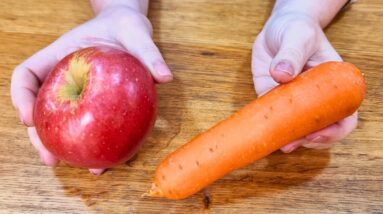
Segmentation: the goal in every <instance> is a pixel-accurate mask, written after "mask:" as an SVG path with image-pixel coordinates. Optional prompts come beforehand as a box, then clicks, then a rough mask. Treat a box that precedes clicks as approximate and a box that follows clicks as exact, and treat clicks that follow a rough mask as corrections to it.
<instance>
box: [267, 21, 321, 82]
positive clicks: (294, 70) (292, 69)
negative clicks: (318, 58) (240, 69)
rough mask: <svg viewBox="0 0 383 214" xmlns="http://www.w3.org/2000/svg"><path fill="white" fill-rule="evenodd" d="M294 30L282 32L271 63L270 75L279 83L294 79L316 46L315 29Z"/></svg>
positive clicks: (300, 28)
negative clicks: (277, 48) (279, 43)
mask: <svg viewBox="0 0 383 214" xmlns="http://www.w3.org/2000/svg"><path fill="white" fill-rule="evenodd" d="M294 28H295V27H292V28H290V29H288V30H287V31H285V32H284V34H283V35H282V39H281V45H280V48H279V50H278V51H277V54H276V55H275V57H274V58H273V60H272V61H271V66H270V74H271V76H272V77H273V79H274V80H275V81H276V82H279V83H286V82H289V81H291V80H292V79H294V77H296V76H297V75H298V74H299V73H300V72H301V71H302V69H303V67H304V65H305V64H306V62H307V61H308V59H309V58H310V57H311V55H312V54H313V53H314V51H315V48H316V45H317V44H316V36H317V35H316V32H315V29H311V28H312V27H306V28H302V26H301V27H299V28H297V29H294Z"/></svg>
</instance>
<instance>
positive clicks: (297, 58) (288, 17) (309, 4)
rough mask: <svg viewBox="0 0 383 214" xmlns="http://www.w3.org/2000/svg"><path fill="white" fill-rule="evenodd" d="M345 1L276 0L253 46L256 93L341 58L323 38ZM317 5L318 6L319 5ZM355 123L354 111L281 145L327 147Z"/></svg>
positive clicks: (288, 150)
mask: <svg viewBox="0 0 383 214" xmlns="http://www.w3.org/2000/svg"><path fill="white" fill-rule="evenodd" d="M345 2H346V1H329V0H325V1H320V2H318V1H302V0H288V1H277V2H276V4H275V7H274V10H273V13H272V15H271V17H270V19H269V20H268V21H267V23H266V25H265V27H264V29H263V30H262V32H261V33H260V34H259V35H258V37H257V39H256V41H255V43H254V46H253V57H252V72H253V79H254V84H255V89H256V92H257V94H258V95H263V94H264V93H265V92H267V91H269V90H270V89H272V88H274V87H275V86H277V85H278V84H279V83H286V82H289V81H291V80H292V79H294V78H295V77H296V76H297V75H298V74H299V73H301V71H302V70H306V69H307V68H311V67H314V66H316V65H318V64H320V63H322V62H326V61H342V58H341V57H340V56H339V55H338V53H337V52H336V51H335V49H334V48H333V47H332V45H331V44H330V42H329V41H328V39H327V38H326V36H325V34H324V32H323V30H322V28H323V27H325V26H326V25H327V24H328V23H329V22H330V21H331V19H332V18H333V17H334V16H335V14H336V13H337V12H338V11H339V10H340V8H341V7H342V6H343V5H344V3H345ZM318 4H320V5H318ZM356 125H357V113H355V114H353V115H351V116H349V117H347V118H345V119H343V120H340V121H338V122H337V123H335V124H332V125H330V126H328V127H326V128H324V129H322V130H319V131H317V132H314V133H311V134H309V135H307V136H305V137H304V138H302V139H299V140H297V141H294V142H292V143H291V144H288V145H286V146H284V147H282V148H281V150H282V151H283V152H292V151H293V150H295V149H296V148H298V147H299V146H301V145H302V146H304V147H308V148H316V149H321V148H329V147H331V145H332V143H334V142H336V141H338V140H340V139H342V138H344V137H345V136H347V135H348V134H349V133H350V132H351V131H352V130H353V129H354V128H355V127H356Z"/></svg>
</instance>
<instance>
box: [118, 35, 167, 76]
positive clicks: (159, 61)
mask: <svg viewBox="0 0 383 214" xmlns="http://www.w3.org/2000/svg"><path fill="white" fill-rule="evenodd" d="M118 40H119V41H120V42H121V43H122V45H123V46H124V47H125V48H126V49H127V50H128V52H129V53H131V54H132V55H134V56H135V57H136V58H138V59H139V60H140V61H141V62H142V63H143V64H144V65H145V66H146V67H147V68H148V69H149V71H150V73H151V74H152V76H153V77H154V79H155V80H156V81H157V82H159V83H166V82H170V81H172V80H173V75H172V73H171V71H170V69H169V67H168V66H167V65H166V63H165V60H164V58H163V57H162V55H161V53H160V51H159V49H158V48H157V46H156V45H155V44H154V42H153V40H152V38H151V37H150V35H148V34H146V33H143V32H136V33H135V34H132V33H131V32H128V33H126V34H122V37H121V38H118Z"/></svg>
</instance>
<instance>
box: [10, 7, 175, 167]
mask: <svg viewBox="0 0 383 214" xmlns="http://www.w3.org/2000/svg"><path fill="white" fill-rule="evenodd" d="M98 45H108V46H112V47H115V48H119V49H123V50H126V51H128V52H129V53H131V54H132V55H134V56H135V57H137V58H138V59H139V60H140V61H141V62H142V63H143V64H144V65H145V66H146V67H147V68H148V70H149V71H150V72H151V74H152V76H153V78H154V79H155V80H156V81H157V82H158V83H165V82H169V81H171V80H172V78H173V76H172V74H171V72H170V70H169V68H168V67H167V65H166V63H165V61H164V59H163V57H162V56H161V53H160V52H159V50H158V48H157V47H156V45H155V44H154V42H153V40H152V27H151V24H150V22H149V20H148V19H147V18H146V16H145V15H144V14H143V13H140V12H139V11H137V10H134V9H133V8H130V7H127V6H122V5H118V6H110V7H107V8H105V9H104V10H102V11H101V12H100V13H99V14H98V15H97V16H96V17H95V18H93V19H92V20H90V21H88V22H86V23H84V24H82V25H80V26H78V27H76V28H75V29H73V30H71V31H69V32H68V33H66V34H64V35H63V36H61V37H60V38H59V39H58V40H56V41H55V42H53V43H52V44H51V45H49V46H48V47H46V48H44V49H42V50H40V51H39V52H37V53H36V54H34V55H33V56H32V57H30V58H29V59H27V60H26V61H24V62H23V63H22V64H20V65H18V66H17V67H16V68H15V70H14V73H13V75H12V82H11V97H12V102H13V105H14V106H15V108H16V110H17V111H18V113H19V116H20V120H21V121H22V122H23V123H24V124H25V125H26V126H27V127H28V128H27V129H28V135H29V138H30V141H31V142H32V144H33V146H34V147H35V148H36V149H37V151H38V152H39V154H40V157H41V160H42V162H44V163H45V164H46V165H48V166H55V165H56V164H57V163H58V162H59V161H58V159H57V158H56V157H54V155H53V154H51V153H50V152H49V151H48V150H47V149H46V148H45V147H44V146H43V144H42V143H41V141H40V138H39V137H38V135H37V133H36V129H35V128H34V122H33V108H34V104H35V100H36V96H37V93H38V90H39V87H40V85H41V84H42V82H43V81H44V79H45V77H46V76H47V74H48V73H49V72H50V71H51V70H52V69H53V67H54V66H55V65H56V64H57V63H58V62H59V60H61V59H62V58H63V57H65V56H66V55H67V54H69V53H71V52H73V51H76V50H78V49H82V48H86V47H90V46H98ZM103 171H104V169H90V172H92V173H93V174H101V173H102V172H103Z"/></svg>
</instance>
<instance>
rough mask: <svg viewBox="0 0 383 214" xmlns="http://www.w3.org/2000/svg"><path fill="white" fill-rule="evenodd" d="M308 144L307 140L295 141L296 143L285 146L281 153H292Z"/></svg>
mask: <svg viewBox="0 0 383 214" xmlns="http://www.w3.org/2000/svg"><path fill="white" fill-rule="evenodd" d="M306 142H307V140H306V139H305V138H301V139H298V140H295V141H293V142H291V143H289V144H287V145H286V146H283V147H282V148H281V151H282V152H284V153H290V152H292V151H294V150H296V149H297V148H298V147H300V146H301V145H302V144H304V143H306Z"/></svg>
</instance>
